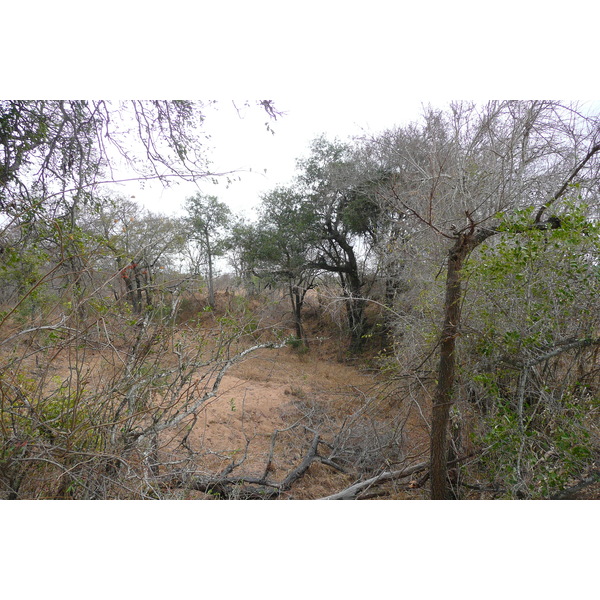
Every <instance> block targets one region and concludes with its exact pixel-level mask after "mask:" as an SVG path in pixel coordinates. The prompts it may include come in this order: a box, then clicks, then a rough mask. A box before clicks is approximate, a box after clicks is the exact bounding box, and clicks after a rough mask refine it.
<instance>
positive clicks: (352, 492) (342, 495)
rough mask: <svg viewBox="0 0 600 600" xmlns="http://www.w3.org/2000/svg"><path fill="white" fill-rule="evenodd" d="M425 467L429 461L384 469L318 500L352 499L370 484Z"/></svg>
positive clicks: (402, 475) (408, 473)
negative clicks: (402, 467)
mask: <svg viewBox="0 0 600 600" xmlns="http://www.w3.org/2000/svg"><path fill="white" fill-rule="evenodd" d="M427 467H429V461H425V462H421V463H418V464H416V465H413V466H412V467H407V468H406V469H401V470H400V471H384V472H383V473H380V474H379V475H376V476H375V477H371V479H366V480H365V481H360V482H358V483H355V484H354V485H351V486H350V487H348V488H346V489H345V490H342V491H341V492H337V493H336V494H332V495H331V496H326V497H325V498H320V500H353V499H354V498H356V496H357V495H358V494H359V493H360V492H361V491H363V490H364V489H366V488H368V487H370V486H372V485H376V484H380V483H383V482H385V481H393V480H395V479H403V478H404V477H408V476H409V475H412V474H413V473H418V472H419V471H423V470H424V469H427Z"/></svg>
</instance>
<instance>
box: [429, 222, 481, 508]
mask: <svg viewBox="0 0 600 600" xmlns="http://www.w3.org/2000/svg"><path fill="white" fill-rule="evenodd" d="M473 247H474V239H473V237H472V236H470V235H468V234H466V235H465V234H463V235H461V236H460V237H459V238H458V239H457V240H456V243H455V244H454V246H453V247H452V248H451V249H450V251H449V253H448V271H447V275H446V298H445V301H444V325H443V329H442V337H441V342H440V362H439V371H438V382H437V387H436V391H435V396H434V400H433V414H432V419H431V499H432V500H445V499H447V498H448V481H447V475H448V423H449V420H450V407H451V406H452V404H453V402H454V398H453V392H454V379H455V367H456V355H455V351H456V338H457V337H458V335H459V327H460V308H461V300H462V286H461V270H462V267H463V264H464V261H465V259H466V257H467V256H468V254H469V252H470V251H471V250H472V248H473Z"/></svg>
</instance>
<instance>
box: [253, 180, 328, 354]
mask: <svg viewBox="0 0 600 600" xmlns="http://www.w3.org/2000/svg"><path fill="white" fill-rule="evenodd" d="M259 211H260V219H259V221H258V223H257V225H256V228H255V235H254V236H253V238H252V243H251V245H250V246H249V247H248V248H247V250H246V259H247V260H248V261H249V262H250V264H251V265H252V270H253V272H254V273H256V274H257V275H259V276H260V277H269V278H272V279H273V280H274V281H283V282H285V284H286V285H287V291H288V296H289V299H290V304H291V307H292V313H293V315H294V326H295V330H296V338H297V339H298V340H301V341H302V343H303V344H304V345H308V340H307V339H306V335H305V333H304V327H303V324H302V308H303V305H304V300H305V298H306V294H307V292H308V291H309V290H310V289H312V288H313V286H314V282H315V279H316V277H317V275H318V269H316V268H315V267H314V266H312V264H311V263H312V262H313V261H314V257H315V253H316V245H317V243H318V241H319V236H318V233H319V232H318V230H316V228H315V222H316V221H315V214H314V212H313V211H312V207H311V205H310V204H308V203H306V202H305V201H304V198H303V196H302V195H301V194H300V193H299V192H298V191H296V190H295V189H293V188H283V187H280V188H276V189H275V190H273V191H272V192H269V193H267V194H265V195H264V196H263V198H262V204H261V206H260V209H259Z"/></svg>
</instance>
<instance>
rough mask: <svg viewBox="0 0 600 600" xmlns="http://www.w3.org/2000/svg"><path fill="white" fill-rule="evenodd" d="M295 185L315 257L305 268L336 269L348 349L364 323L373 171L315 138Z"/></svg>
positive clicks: (354, 346) (341, 147)
mask: <svg viewBox="0 0 600 600" xmlns="http://www.w3.org/2000/svg"><path fill="white" fill-rule="evenodd" d="M298 168H299V169H300V173H299V175H298V177H297V182H298V189H299V191H300V193H301V194H303V195H304V196H305V198H306V202H307V203H309V204H310V206H311V211H312V213H313V214H314V215H315V217H316V222H315V227H316V231H317V232H318V242H317V256H316V259H315V260H314V261H313V262H312V263H311V265H310V266H311V267H313V268H315V269H320V270H322V271H328V272H331V273H337V275H338V277H339V279H340V284H341V287H342V294H343V297H344V299H345V303H346V308H347V316H348V326H349V330H350V334H351V350H352V351H357V350H359V349H360V347H361V345H362V342H363V334H364V327H365V318H364V308H365V302H366V299H365V297H366V296H367V295H368V285H367V281H366V274H367V271H368V268H369V265H370V261H371V259H372V252H373V248H374V244H375V243H376V240H377V223H378V216H379V206H378V204H377V203H376V202H374V194H373V181H374V180H376V178H377V175H376V174H374V173H373V172H372V171H369V165H365V164H364V163H363V162H361V161H359V160H357V158H356V157H355V156H353V153H352V151H351V148H350V146H349V145H347V144H341V143H339V142H329V141H327V140H326V139H325V138H323V137H322V138H319V139H317V140H315V141H314V142H313V144H312V145H311V153H310V155H309V156H308V157H307V158H305V159H302V160H299V161H298Z"/></svg>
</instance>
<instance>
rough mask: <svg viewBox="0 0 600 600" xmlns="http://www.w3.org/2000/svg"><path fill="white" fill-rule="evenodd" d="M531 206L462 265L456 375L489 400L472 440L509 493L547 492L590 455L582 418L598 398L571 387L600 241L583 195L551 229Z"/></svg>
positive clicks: (584, 367)
mask: <svg viewBox="0 0 600 600" xmlns="http://www.w3.org/2000/svg"><path fill="white" fill-rule="evenodd" d="M532 214H533V211H531V210H524V211H517V212H516V213H515V214H514V215H513V217H512V218H511V220H510V222H508V220H507V221H505V222H504V225H503V227H504V229H505V231H506V233H504V234H503V235H501V236H497V237H496V238H493V239H492V240H491V243H489V244H487V245H485V246H483V247H480V248H479V251H478V252H476V253H474V254H473V255H472V256H471V258H470V260H469V262H468V264H467V266H466V267H465V270H464V275H465V279H466V280H467V281H468V292H467V301H468V307H469V308H468V318H467V320H466V328H465V332H466V334H465V335H464V336H463V344H462V379H463V381H465V382H468V385H469V387H470V392H469V393H470V394H471V395H472V396H475V397H476V398H478V402H479V403H480V405H482V406H486V407H487V411H486V413H485V414H484V415H483V417H482V418H483V433H481V435H480V436H479V437H478V438H477V443H478V444H479V445H481V446H482V447H485V448H487V450H486V453H485V458H484V460H483V463H482V464H483V465H484V468H485V470H486V472H487V473H489V474H490V476H491V478H492V479H493V480H494V481H497V482H501V483H504V484H505V485H506V486H507V487H508V488H509V490H510V493H511V494H513V493H516V492H517V491H518V493H519V494H525V495H526V496H527V497H547V496H549V495H551V494H552V493H553V492H556V491H557V490H560V489H561V488H562V487H563V486H565V485H567V484H568V482H569V481H570V479H571V478H576V477H577V475H578V474H581V473H582V472H583V471H584V469H585V467H586V466H587V465H588V464H589V463H590V461H591V460H592V459H593V449H594V446H593V444H592V443H591V441H590V436H589V432H588V429H587V428H586V427H587V425H586V424H587V423H588V421H589V418H591V415H592V414H593V413H594V410H597V406H595V407H593V406H591V405H590V403H589V401H588V400H589V398H588V396H587V395H586V394H583V395H582V394H581V393H579V392H577V390H580V389H581V386H580V383H581V382H580V380H579V379H577V377H579V378H581V377H585V376H587V375H586V373H588V372H590V369H591V365H590V364H588V363H586V356H587V355H588V354H586V351H585V347H586V346H585V345H580V346H577V340H581V341H582V343H583V341H585V340H588V339H593V338H594V337H597V335H598V331H599V327H600V320H599V319H600V315H599V314H598V311H597V299H598V298H599V297H600V279H599V278H598V266H597V265H598V264H599V259H600V244H599V236H598V226H597V225H596V224H594V223H590V221H589V218H586V215H587V214H588V211H587V207H585V206H584V205H582V204H580V203H577V202H571V203H565V205H564V209H563V211H562V213H561V214H560V215H559V217H558V218H560V223H561V227H559V228H555V229H541V228H532V227H530V226H529V227H527V226H526V224H527V223H531V217H532ZM570 342H573V343H575V346H574V350H573V351H572V352H567V351H565V352H562V350H561V349H562V347H563V346H566V345H567V344H568V343H570ZM553 352H554V353H553Z"/></svg>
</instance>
